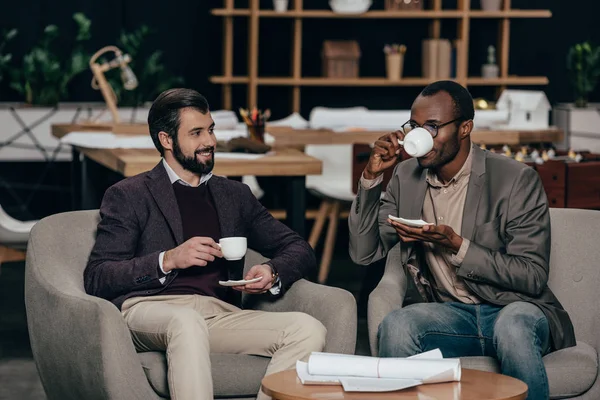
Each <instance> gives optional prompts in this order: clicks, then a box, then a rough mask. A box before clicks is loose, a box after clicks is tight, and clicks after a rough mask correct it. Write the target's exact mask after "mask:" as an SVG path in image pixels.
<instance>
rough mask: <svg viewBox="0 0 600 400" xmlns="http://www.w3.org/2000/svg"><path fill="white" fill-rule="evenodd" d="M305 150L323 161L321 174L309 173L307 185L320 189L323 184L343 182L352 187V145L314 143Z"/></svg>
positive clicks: (349, 187) (310, 187)
mask: <svg viewBox="0 0 600 400" xmlns="http://www.w3.org/2000/svg"><path fill="white" fill-rule="evenodd" d="M304 152H305V153H306V154H308V155H309V156H312V157H315V158H318V159H319V160H321V161H322V162H323V171H322V173H321V175H307V177H306V187H307V188H309V189H318V188H319V187H320V186H321V185H331V184H343V185H347V186H348V191H350V189H351V187H352V145H351V144H319V145H316V144H312V145H307V146H306V147H305V149H304Z"/></svg>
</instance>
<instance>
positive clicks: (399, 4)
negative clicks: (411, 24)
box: [385, 0, 425, 10]
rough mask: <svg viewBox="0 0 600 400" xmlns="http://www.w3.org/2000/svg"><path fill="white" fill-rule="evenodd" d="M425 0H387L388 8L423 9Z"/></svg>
mask: <svg viewBox="0 0 600 400" xmlns="http://www.w3.org/2000/svg"><path fill="white" fill-rule="evenodd" d="M423 3H425V0H385V9H386V10H422V9H423Z"/></svg>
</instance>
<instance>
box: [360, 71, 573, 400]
mask: <svg viewBox="0 0 600 400" xmlns="http://www.w3.org/2000/svg"><path fill="white" fill-rule="evenodd" d="M473 118H474V110H473V99H472V98H471V95H470V94H469V92H468V91H467V89H465V88H464V87H462V86H460V85H459V84H457V83H455V82H452V81H440V82H435V83H432V84H431V85H429V86H427V87H426V88H425V89H423V91H422V92H421V94H420V95H419V96H418V97H417V99H416V100H415V101H414V103H413V105H412V109H411V117H410V121H407V122H406V123H405V124H403V126H402V130H400V131H397V132H393V133H390V134H388V135H385V136H383V137H381V138H380V139H379V140H378V141H377V142H376V143H375V146H374V148H373V151H372V153H371V157H370V160H369V163H368V165H367V167H366V168H365V170H364V172H363V175H362V178H361V181H360V185H359V191H358V194H357V197H356V199H355V201H354V204H353V205H352V210H351V214H350V216H349V225H350V255H351V257H352V259H353V260H354V261H355V262H357V263H359V264H364V265H367V264H370V263H372V262H374V261H377V260H378V259H381V258H383V257H385V256H386V255H387V254H388V252H389V251H390V249H391V248H392V247H393V246H395V245H396V244H397V243H398V242H399V241H400V242H401V245H400V253H401V260H402V265H398V266H397V268H403V270H404V272H405V274H406V278H407V281H408V283H409V285H408V286H409V287H410V289H411V291H412V294H414V295H415V296H414V297H416V298H417V299H418V300H419V302H418V303H417V304H412V305H407V306H406V307H403V308H400V309H398V310H396V311H393V312H391V313H390V314H389V315H387V316H386V317H385V319H384V320H383V322H382V323H381V325H380V326H379V327H378V328H379V332H378V338H379V355H380V356H382V357H408V356H411V355H414V354H417V353H421V352H424V351H427V350H432V349H435V348H439V349H440V350H441V351H442V353H443V355H444V357H462V356H491V357H495V358H496V359H497V360H498V361H499V362H500V368H501V371H502V373H503V374H506V375H510V376H513V377H516V378H518V379H521V380H522V381H524V382H525V383H527V385H528V387H529V397H528V398H529V399H530V400H531V399H548V398H549V394H548V392H549V389H548V379H547V376H546V370H545V368H544V363H543V362H542V357H543V356H544V355H545V354H547V353H549V352H551V351H554V350H559V349H562V348H565V347H570V346H574V345H575V334H574V331H573V325H572V324H571V320H570V318H569V315H568V314H567V312H566V311H565V310H564V309H563V307H562V306H561V304H560V303H559V301H558V299H557V298H556V297H555V296H554V294H553V293H552V292H551V291H550V289H549V288H548V286H547V282H548V273H549V258H550V215H549V211H548V201H547V199H546V194H545V192H544V188H543V186H542V183H541V181H540V178H539V176H538V175H537V173H536V171H535V170H533V169H532V168H530V167H528V166H526V165H525V164H523V163H520V162H518V161H514V160H512V159H509V158H507V157H505V156H502V155H496V154H493V153H490V152H488V151H484V150H481V149H480V148H479V147H478V146H476V145H474V144H472V143H471V138H470V134H471V131H472V129H473ZM416 129H420V130H421V129H422V130H421V132H423V131H427V132H429V134H430V135H431V137H432V138H433V143H431V144H432V146H430V147H429V149H421V150H422V152H421V153H420V156H419V157H418V158H413V159H410V160H407V161H405V162H402V163H400V164H398V165H397V166H396V167H395V170H394V174H393V176H392V179H391V180H390V183H389V185H388V186H387V188H386V191H385V195H384V196H383V198H382V199H381V200H380V198H381V193H382V187H381V182H382V179H383V177H382V174H383V172H384V171H385V170H386V169H388V168H392V167H393V166H394V165H396V161H397V157H398V154H399V153H400V144H399V142H398V141H399V140H400V141H404V140H406V141H408V140H409V138H408V136H414V135H413V134H412V132H414V131H415V130H416ZM405 135H406V138H405ZM406 141H404V142H403V143H404V144H405V145H406ZM416 147H418V146H416V145H415V148H416ZM406 150H408V148H406ZM425 150H428V151H425ZM415 154H417V152H416V151H415ZM389 215H391V216H393V217H400V218H404V219H409V220H417V222H419V223H420V222H421V221H418V220H423V221H424V222H426V223H429V224H430V225H424V226H409V225H408V224H407V221H403V222H402V221H401V222H398V221H397V220H395V218H394V219H392V218H388V216H389ZM409 222H410V224H411V225H415V223H414V221H409ZM417 225H418V224H417ZM404 294H405V293H403V294H402V295H403V296H404Z"/></svg>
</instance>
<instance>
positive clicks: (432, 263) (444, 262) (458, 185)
mask: <svg viewBox="0 0 600 400" xmlns="http://www.w3.org/2000/svg"><path fill="white" fill-rule="evenodd" d="M472 163H473V147H471V150H470V152H469V155H468V157H467V159H466V161H465V163H464V164H463V166H462V167H461V169H460V171H458V173H457V174H456V175H455V176H454V177H453V178H452V179H450V181H449V182H447V183H442V182H441V181H440V179H439V177H438V176H437V175H436V174H435V173H434V172H433V171H432V170H427V173H426V180H427V192H426V193H425V201H424V202H423V212H422V218H423V220H424V221H427V222H433V223H435V224H436V225H448V226H450V227H451V228H452V229H453V230H454V232H456V233H457V234H459V235H460V234H461V231H462V220H463V213H464V208H465V200H466V198H467V188H468V186H469V180H470V177H471V166H472ZM469 244H470V241H469V240H468V239H465V238H463V241H462V245H461V246H460V249H459V250H458V252H457V253H456V254H454V252H453V251H452V250H450V249H448V248H446V247H442V246H438V245H435V244H433V243H423V249H424V250H425V260H426V261H427V265H428V266H429V271H430V272H431V274H432V276H433V278H434V280H435V284H436V289H437V292H438V295H439V296H440V298H441V299H442V300H444V301H460V302H462V303H467V304H478V303H480V300H479V299H478V298H477V297H476V296H474V295H473V294H472V293H471V292H470V290H469V289H468V288H467V286H466V285H465V283H464V280H463V279H462V278H461V277H459V276H458V275H457V274H456V272H457V268H459V267H460V265H461V264H462V262H463V259H464V258H465V255H466V254H467V250H468V249H469Z"/></svg>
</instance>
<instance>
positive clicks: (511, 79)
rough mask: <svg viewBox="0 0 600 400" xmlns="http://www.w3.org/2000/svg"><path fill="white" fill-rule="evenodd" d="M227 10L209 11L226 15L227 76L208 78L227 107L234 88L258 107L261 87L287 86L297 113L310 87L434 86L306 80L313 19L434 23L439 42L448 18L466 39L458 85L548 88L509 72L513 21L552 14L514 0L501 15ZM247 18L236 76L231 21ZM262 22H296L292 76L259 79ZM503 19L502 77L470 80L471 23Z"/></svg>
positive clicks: (465, 1)
mask: <svg viewBox="0 0 600 400" xmlns="http://www.w3.org/2000/svg"><path fill="white" fill-rule="evenodd" d="M224 1H225V7H224V8H218V9H213V10H212V11H211V13H212V14H213V15H215V16H219V17H223V32H224V42H223V43H224V45H223V48H224V49H223V50H224V51H223V69H224V71H223V75H222V76H213V77H211V78H210V81H211V82H212V83H216V84H221V85H223V105H222V106H223V108H225V109H231V108H232V100H231V92H232V86H233V85H246V86H247V87H248V100H247V101H248V104H247V106H249V107H252V106H255V105H257V101H258V87H259V86H285V87H288V86H289V87H291V88H292V108H293V111H296V112H299V111H300V94H301V88H302V87H306V86H324V87H336V86H373V87H375V86H381V87H384V86H390V87H394V86H426V85H427V84H429V83H430V82H431V79H429V78H421V77H404V78H403V79H401V80H399V81H390V80H388V79H386V78H384V77H381V78H378V77H359V78H356V79H334V78H321V77H303V76H302V60H301V57H302V29H303V21H304V20H305V19H311V18H312V19H315V18H332V19H333V18H335V19H339V18H343V19H426V20H430V37H431V38H435V39H439V38H440V35H441V23H442V20H444V19H455V20H457V21H458V29H457V30H458V31H457V39H460V40H461V41H462V46H461V48H460V49H459V51H458V54H457V69H456V75H457V76H456V78H454V79H455V80H456V81H457V82H459V83H460V84H462V85H464V86H494V87H498V88H499V89H503V88H505V87H506V86H519V85H523V86H537V85H547V84H548V78H546V77H544V76H514V75H509V73H508V60H509V46H510V20H511V19H513V18H550V17H551V16H552V13H551V12H550V11H549V10H519V9H512V8H511V0H504V2H503V9H502V10H501V11H497V12H487V11H482V10H476V9H471V0H458V9H456V10H445V9H442V0H432V3H433V4H432V9H430V10H416V11H413V10H407V11H386V10H373V11H368V12H366V13H364V14H359V15H347V14H336V13H334V12H333V11H330V10H307V9H304V8H303V0H294V1H293V5H292V8H291V9H290V10H289V11H286V12H283V13H278V12H275V11H274V10H261V9H260V8H259V0H249V8H247V9H236V8H234V0H224ZM235 17H247V18H248V19H249V24H248V75H247V76H234V75H233V19H234V18H235ZM261 18H287V19H291V20H292V21H293V28H294V35H293V39H292V41H293V43H292V52H291V58H292V68H291V76H285V77H268V78H267V77H261V76H259V75H258V56H259V54H258V43H259V37H258V36H259V29H258V28H259V23H260V19H261ZM483 18H487V19H499V20H500V24H499V29H498V46H497V49H498V57H497V59H498V65H499V67H500V77H499V78H498V79H483V78H481V77H475V76H468V60H469V33H470V21H471V19H483Z"/></svg>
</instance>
